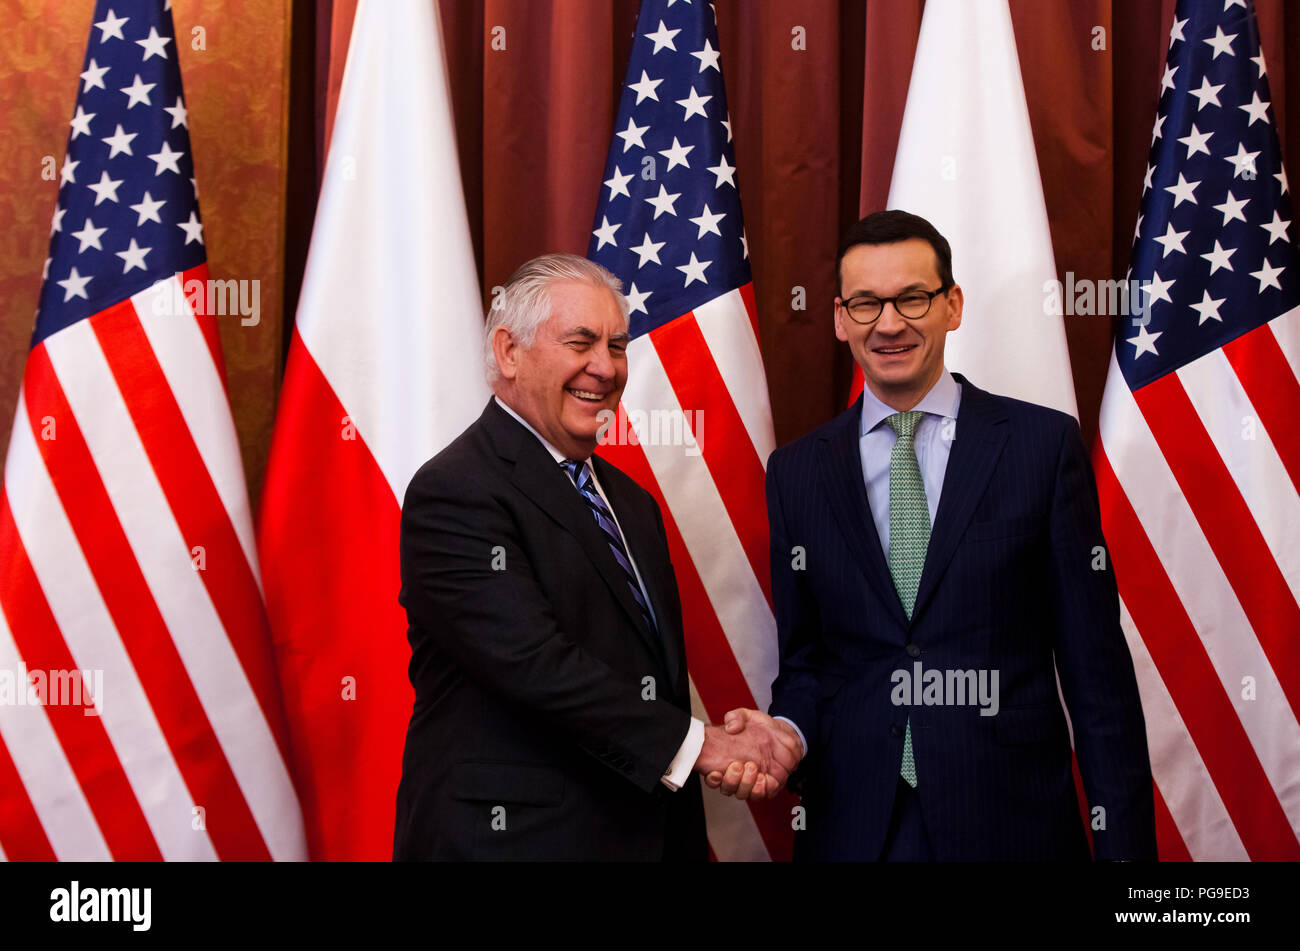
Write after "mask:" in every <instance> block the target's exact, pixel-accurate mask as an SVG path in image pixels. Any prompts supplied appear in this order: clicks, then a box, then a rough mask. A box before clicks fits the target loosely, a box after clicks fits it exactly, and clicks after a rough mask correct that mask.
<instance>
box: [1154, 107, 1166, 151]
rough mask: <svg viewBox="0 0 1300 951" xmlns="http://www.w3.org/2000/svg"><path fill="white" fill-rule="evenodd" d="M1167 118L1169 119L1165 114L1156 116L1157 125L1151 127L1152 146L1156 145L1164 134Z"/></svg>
mask: <svg viewBox="0 0 1300 951" xmlns="http://www.w3.org/2000/svg"><path fill="white" fill-rule="evenodd" d="M1166 118H1168V117H1167V116H1166V115H1165V114H1164V113H1161V114H1160V115H1158V116H1156V123H1155V125H1153V126H1152V127H1151V144H1152V145H1155V144H1156V139H1158V138H1160V136H1161V135H1162V134H1163V131H1164V127H1165V119H1166Z"/></svg>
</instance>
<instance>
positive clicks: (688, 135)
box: [587, 0, 793, 860]
mask: <svg viewBox="0 0 1300 951" xmlns="http://www.w3.org/2000/svg"><path fill="white" fill-rule="evenodd" d="M731 139H732V129H731V117H730V115H729V113H728V112H727V97H726V91H725V89H724V88H723V82H722V67H721V64H720V60H719V55H718V31H717V25H716V23H715V22H714V18H713V12H712V9H711V8H710V7H708V6H706V5H705V4H689V5H688V4H674V3H672V2H665V0H644V2H643V3H642V4H641V12H640V17H639V20H638V22H637V29H636V39H635V40H634V42H633V44H632V54H631V57H630V60H629V63H628V70H627V81H626V84H625V86H624V89H623V96H622V100H621V102H620V105H619V112H618V119H617V120H616V122H615V132H614V137H613V141H612V143H611V146H610V150H609V157H608V159H607V161H606V165H605V174H606V176H607V178H606V181H605V183H604V187H603V188H602V190H601V198H600V202H599V205H598V207H597V209H596V220H595V228H594V230H593V231H592V239H591V243H590V245H589V248H588V251H587V256H588V257H589V258H591V259H592V260H595V261H598V262H600V263H601V264H603V265H605V266H606V267H607V268H609V269H610V270H611V271H613V272H614V273H615V274H617V275H618V276H619V277H620V278H621V279H622V280H623V290H624V293H625V294H626V295H627V298H628V302H629V304H630V309H631V319H630V323H631V333H632V338H633V339H632V342H631V345H630V346H629V347H628V383H627V389H626V390H625V391H624V393H623V400H622V403H621V405H620V408H619V415H618V419H617V420H616V421H614V422H613V423H612V424H611V425H610V426H609V427H608V428H607V429H606V430H605V433H604V435H603V436H602V438H601V440H600V442H601V445H600V446H599V447H598V449H597V452H598V453H599V454H600V455H602V456H604V457H605V458H607V459H609V460H610V461H611V462H613V463H614V464H615V465H617V466H618V467H619V468H621V469H622V470H623V471H624V472H627V473H628V474H629V475H631V476H632V477H633V478H634V479H636V480H637V482H638V483H640V484H641V485H642V486H644V487H645V488H646V489H647V490H648V491H650V492H651V493H652V494H653V495H654V496H655V498H656V499H657V500H658V502H659V506H660V508H661V509H662V510H663V514H664V527H665V529H666V530H667V533H668V545H669V549H670V551H671V552H672V560H673V567H674V568H675V569H676V574H677V586H678V589H679V591H680V593H681V600H682V612H683V619H684V622H685V629H686V653H687V661H688V664H689V668H690V675H691V687H692V696H693V700H694V706H695V712H696V715H697V716H700V717H701V718H702V719H704V720H706V721H711V722H721V720H722V717H723V714H725V713H726V712H727V711H728V710H730V709H733V708H735V707H757V708H760V709H767V705H768V703H769V701H770V699H771V687H772V681H773V679H774V678H775V676H776V672H777V642H776V622H775V619H774V617H773V614H772V593H771V576H770V573H769V570H768V533H767V507H766V502H765V500H764V494H763V492H764V490H763V481H764V472H765V467H766V465H767V457H768V455H769V454H770V453H771V452H772V450H773V449H774V448H775V439H774V437H773V433H772V413H771V409H770V407H769V404H768V397H767V378H766V376H765V375H764V372H763V358H762V355H761V353H760V352H759V346H758V331H757V316H756V311H755V306H754V290H753V284H752V279H751V277H750V269H749V248H748V244H747V242H746V238H745V228H744V222H743V220H742V218H741V209H740V193H739V190H738V188H737V184H736V164H735V151H734V149H733V146H732V142H731ZM705 809H706V811H707V814H708V824H709V843H710V846H711V847H712V850H713V854H714V855H715V856H716V857H717V858H720V859H723V860H730V859H742V860H743V859H750V860H752V859H766V858H769V857H772V858H788V857H789V854H790V850H791V846H792V843H793V835H792V832H791V829H790V811H789V809H790V801H789V800H788V799H786V798H785V797H782V798H779V799H775V800H753V801H750V802H749V803H748V804H746V803H744V802H739V801H737V800H734V799H730V798H724V797H722V796H705Z"/></svg>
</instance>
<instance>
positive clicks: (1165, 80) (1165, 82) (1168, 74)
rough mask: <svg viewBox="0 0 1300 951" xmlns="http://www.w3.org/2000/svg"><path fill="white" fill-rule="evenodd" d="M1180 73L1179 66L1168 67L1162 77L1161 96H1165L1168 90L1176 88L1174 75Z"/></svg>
mask: <svg viewBox="0 0 1300 951" xmlns="http://www.w3.org/2000/svg"><path fill="white" fill-rule="evenodd" d="M1176 72H1178V67H1177V66H1166V67H1165V74H1164V75H1163V76H1161V77H1160V94H1161V95H1164V92H1165V90H1166V89H1173V88H1174V73H1176Z"/></svg>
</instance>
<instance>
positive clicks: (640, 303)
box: [623, 281, 654, 317]
mask: <svg viewBox="0 0 1300 951" xmlns="http://www.w3.org/2000/svg"><path fill="white" fill-rule="evenodd" d="M653 293H654V291H639V290H637V289H636V281H633V282H632V286H631V287H629V288H628V291H627V293H626V294H625V295H623V296H624V297H626V298H627V312H628V313H629V314H636V313H642V314H645V315H646V316H647V317H648V316H650V312H649V311H648V310H646V308H645V302H646V299H647V298H648V297H650V295H651V294H653Z"/></svg>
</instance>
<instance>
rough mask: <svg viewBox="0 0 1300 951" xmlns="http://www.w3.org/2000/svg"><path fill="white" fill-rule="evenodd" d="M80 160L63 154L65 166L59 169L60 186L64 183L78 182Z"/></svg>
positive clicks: (72, 183) (73, 183)
mask: <svg viewBox="0 0 1300 951" xmlns="http://www.w3.org/2000/svg"><path fill="white" fill-rule="evenodd" d="M80 164H81V163H80V162H74V161H73V160H72V157H71V156H68V155H65V156H63V167H62V168H60V169H59V187H60V188H62V187H63V186H64V185H75V184H76V183H77V166H78V165H80Z"/></svg>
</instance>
